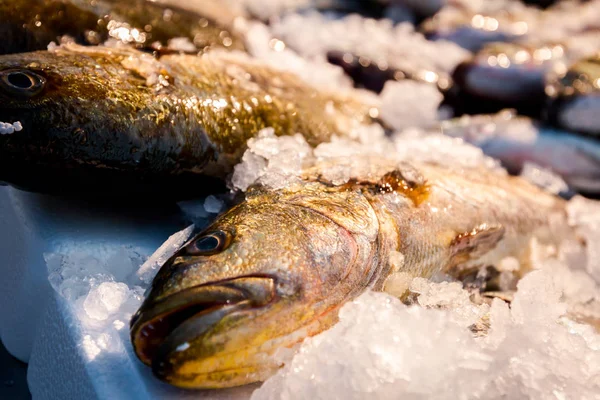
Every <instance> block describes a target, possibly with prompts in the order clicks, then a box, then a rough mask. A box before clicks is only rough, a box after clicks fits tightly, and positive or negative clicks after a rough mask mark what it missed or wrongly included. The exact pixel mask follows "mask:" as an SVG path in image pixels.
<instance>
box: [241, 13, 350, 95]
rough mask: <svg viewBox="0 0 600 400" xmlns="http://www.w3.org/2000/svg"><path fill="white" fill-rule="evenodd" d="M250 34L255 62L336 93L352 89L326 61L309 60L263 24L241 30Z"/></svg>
mask: <svg viewBox="0 0 600 400" xmlns="http://www.w3.org/2000/svg"><path fill="white" fill-rule="evenodd" d="M240 29H242V30H244V31H245V32H246V35H245V36H246V42H247V47H248V51H249V52H250V54H252V55H253V56H254V58H255V59H257V60H260V61H262V62H265V63H267V64H269V66H271V67H272V68H275V69H279V70H282V71H286V72H293V73H295V74H296V75H298V76H299V77H300V78H302V79H303V80H304V81H305V82H307V83H308V84H311V85H313V86H315V87H317V88H320V89H331V90H335V91H336V92H340V91H346V90H349V89H351V88H352V80H351V79H350V78H349V77H348V76H346V75H345V74H344V70H343V69H342V68H340V67H338V66H335V65H332V64H329V63H328V62H327V60H326V59H325V58H323V59H314V60H308V59H306V58H303V57H301V56H300V55H298V54H297V53H296V52H294V51H292V50H291V49H289V48H288V47H287V45H286V43H285V42H284V41H281V40H279V39H278V38H277V37H276V36H273V33H272V32H271V31H270V30H269V28H268V27H267V26H266V25H264V24H261V23H259V22H249V23H245V26H244V27H242V28H240Z"/></svg>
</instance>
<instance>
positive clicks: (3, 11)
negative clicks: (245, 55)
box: [0, 0, 244, 54]
mask: <svg viewBox="0 0 600 400" xmlns="http://www.w3.org/2000/svg"><path fill="white" fill-rule="evenodd" d="M204 3H206V4H205V5H204V6H203V8H204V9H205V12H203V13H202V15H200V14H198V13H196V12H190V11H189V10H183V9H180V8H178V7H173V6H167V5H164V4H161V3H160V2H154V1H149V0H131V1H126V2H123V1H117V0H0V36H1V37H2V41H1V42H0V54H11V53H23V52H28V51H35V50H45V49H46V48H47V46H48V44H49V43H50V42H53V41H54V42H59V39H60V37H62V36H65V35H66V36H69V37H71V38H73V39H74V40H75V41H76V42H77V43H80V44H86V45H97V44H100V43H102V42H104V41H105V40H107V39H109V38H112V39H116V40H118V41H120V42H122V43H126V44H130V45H133V46H135V47H138V48H151V47H153V48H158V47H159V46H166V45H167V44H168V41H169V40H170V39H174V38H186V39H187V40H188V41H189V43H191V44H193V45H194V47H195V50H194V51H204V50H206V49H208V48H210V47H221V48H229V49H238V50H243V49H244V42H243V39H242V38H241V37H239V36H238V35H236V34H235V33H233V32H232V30H231V29H229V28H228V27H227V25H226V24H225V23H221V21H217V19H224V18H217V16H216V15H214V14H215V10H213V9H216V8H217V7H218V5H214V4H211V3H214V1H212V0H210V1H205V2H204ZM223 9H224V7H222V6H221V7H218V11H219V12H220V13H223V12H224V11H223ZM196 11H198V10H196ZM203 11H204V10H203ZM225 11H226V10H225ZM232 18H233V15H232V16H231V17H230V19H232ZM224 22H225V21H224Z"/></svg>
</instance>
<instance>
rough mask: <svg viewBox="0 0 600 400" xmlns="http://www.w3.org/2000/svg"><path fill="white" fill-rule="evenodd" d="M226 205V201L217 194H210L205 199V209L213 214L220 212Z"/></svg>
mask: <svg viewBox="0 0 600 400" xmlns="http://www.w3.org/2000/svg"><path fill="white" fill-rule="evenodd" d="M224 207H225V203H224V202H223V201H222V200H219V199H218V198H216V197H215V196H212V195H210V196H208V197H207V198H206V200H204V209H205V210H206V211H207V212H209V213H211V214H218V213H220V212H221V211H222V210H223V208H224Z"/></svg>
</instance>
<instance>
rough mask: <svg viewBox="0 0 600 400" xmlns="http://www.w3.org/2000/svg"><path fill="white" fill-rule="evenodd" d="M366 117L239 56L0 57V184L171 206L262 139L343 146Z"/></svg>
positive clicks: (352, 103)
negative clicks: (141, 198)
mask: <svg viewBox="0 0 600 400" xmlns="http://www.w3.org/2000/svg"><path fill="white" fill-rule="evenodd" d="M370 111H372V109H371V108H370V107H368V106H366V105H364V104H363V103H362V102H361V101H358V100H356V99H354V98H350V97H348V96H342V95H338V94H330V93H325V92H320V91H319V90H317V89H315V88H314V87H312V86H310V85H308V84H306V83H305V82H304V81H302V80H300V79H299V78H298V77H297V76H296V75H293V74H290V73H285V72H281V71H278V70H275V69H273V68H269V67H267V66H265V65H264V64H260V63H258V62H255V61H253V60H252V59H250V58H249V57H247V56H245V55H244V54H243V53H235V54H231V53H229V52H210V54H204V55H203V56H200V57H197V56H187V55H164V56H162V57H160V58H158V59H156V58H154V57H153V56H151V55H149V54H146V53H143V52H140V51H137V50H135V49H131V48H123V47H119V48H109V47H83V46H77V45H68V46H62V47H58V48H56V49H54V50H51V51H40V52H33V53H25V54H14V55H4V56H1V57H0V122H3V123H4V125H3V126H5V127H7V126H8V128H6V129H4V131H2V133H4V134H3V135H0V181H5V182H8V183H10V184H13V185H16V186H19V187H22V188H25V189H29V190H34V191H43V192H55V193H65V192H73V193H81V192H86V191H88V192H90V191H93V192H100V193H103V192H104V193H108V194H112V195H120V196H123V195H126V194H128V193H136V192H151V193H154V194H156V195H157V196H165V195H166V196H169V197H181V194H182V193H189V192H190V191H191V192H198V191H202V190H201V189H202V188H204V189H213V190H214V187H210V186H208V187H207V182H206V181H205V180H204V178H206V177H212V178H216V179H218V180H219V181H222V180H223V178H224V177H226V176H227V174H228V173H229V172H230V171H231V170H232V168H233V166H234V165H235V164H237V163H238V162H239V160H240V158H241V156H242V154H243V152H244V150H245V148H246V142H247V140H248V139H249V138H251V137H253V136H255V135H256V134H257V133H258V131H259V130H260V129H262V128H265V127H272V128H274V129H275V133H276V134H277V135H293V134H296V133H298V132H300V133H302V134H303V135H304V136H305V138H306V140H307V141H308V142H309V143H310V144H311V145H316V144H318V143H321V142H324V141H328V140H329V139H330V138H331V137H332V136H333V135H339V136H348V135H349V134H350V133H351V132H352V127H353V126H354V125H355V124H360V123H361V122H363V121H367V120H369V118H370V117H369V112H370ZM9 125H10V126H9ZM14 126H16V128H12V127H14ZM0 128H2V126H0ZM165 189H167V190H165Z"/></svg>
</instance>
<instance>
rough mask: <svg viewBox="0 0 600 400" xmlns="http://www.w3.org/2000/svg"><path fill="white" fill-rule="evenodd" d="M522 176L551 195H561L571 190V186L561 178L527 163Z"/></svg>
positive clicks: (547, 170)
mask: <svg viewBox="0 0 600 400" xmlns="http://www.w3.org/2000/svg"><path fill="white" fill-rule="evenodd" d="M521 176H522V177H523V178H525V179H526V180H528V181H529V182H531V183H533V184H534V185H536V186H539V187H541V188H542V189H545V190H547V191H549V192H551V193H555V194H559V193H562V192H566V191H568V190H569V186H568V185H567V184H566V183H565V181H564V180H563V179H562V178H561V177H560V176H558V175H557V174H555V173H554V172H552V171H550V170H549V169H546V168H542V167H540V166H538V165H535V164H533V163H530V162H525V165H524V166H523V170H522V171H521Z"/></svg>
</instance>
